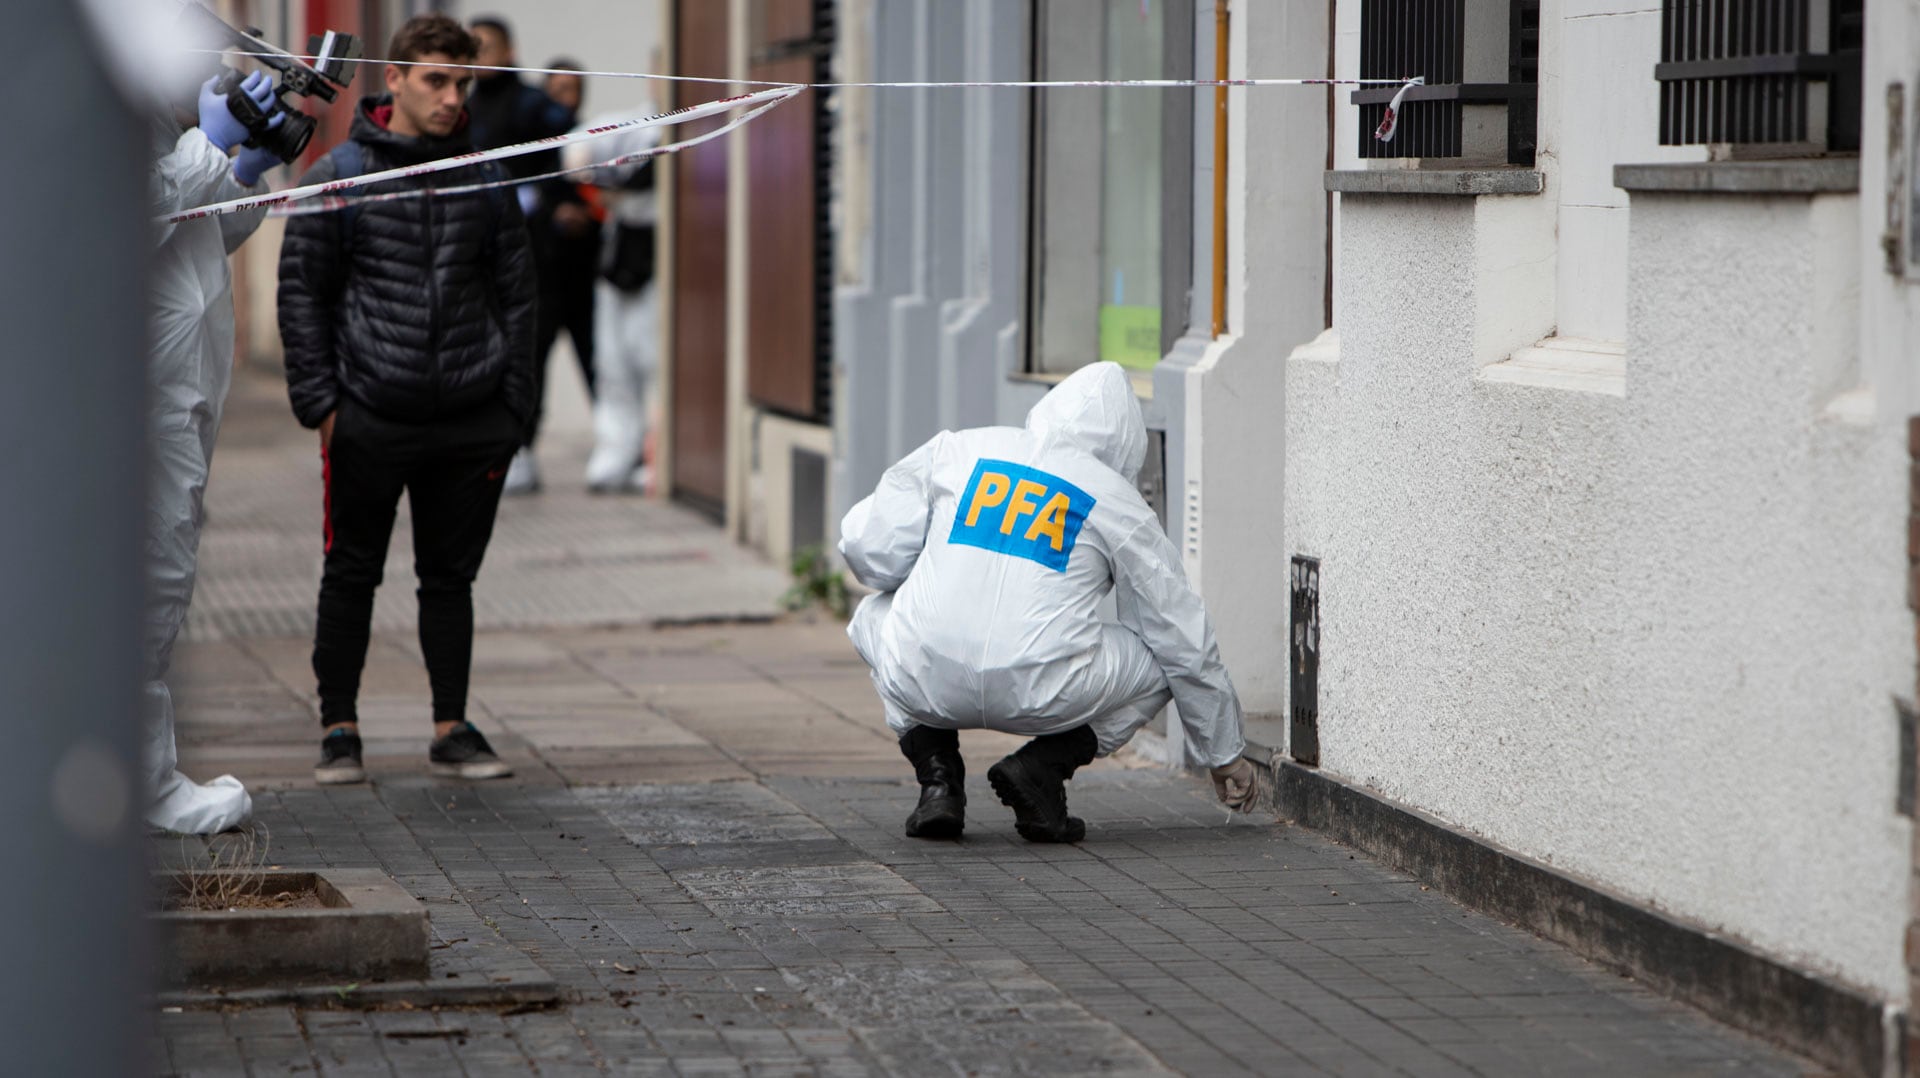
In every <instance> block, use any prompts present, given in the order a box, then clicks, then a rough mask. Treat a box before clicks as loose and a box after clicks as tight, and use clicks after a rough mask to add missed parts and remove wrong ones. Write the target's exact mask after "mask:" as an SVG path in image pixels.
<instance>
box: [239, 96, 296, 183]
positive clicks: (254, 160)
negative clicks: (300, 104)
mask: <svg viewBox="0 0 1920 1078" xmlns="http://www.w3.org/2000/svg"><path fill="white" fill-rule="evenodd" d="M286 120H287V114H286V113H284V112H276V113H274V114H273V119H271V120H269V121H267V130H269V131H271V130H273V129H274V128H276V127H279V126H280V125H281V124H283V123H285V122H286ZM279 163H280V155H279V154H277V153H274V152H273V151H272V150H269V149H267V148H266V147H264V146H250V147H247V148H246V149H243V150H241V151H240V153H239V154H238V155H236V156H235V157H234V159H233V178H234V179H236V180H239V181H240V186H242V187H252V186H253V185H254V184H256V183H259V182H260V176H261V174H262V173H264V172H266V171H267V170H268V169H270V168H272V167H273V166H275V165H277V164H279Z"/></svg>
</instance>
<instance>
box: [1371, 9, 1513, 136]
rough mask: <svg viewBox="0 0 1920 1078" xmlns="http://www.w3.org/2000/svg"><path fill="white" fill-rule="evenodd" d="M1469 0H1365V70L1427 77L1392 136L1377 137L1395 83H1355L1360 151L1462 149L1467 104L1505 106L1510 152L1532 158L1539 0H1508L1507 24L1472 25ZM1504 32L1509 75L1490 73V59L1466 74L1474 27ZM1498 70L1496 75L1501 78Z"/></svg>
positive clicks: (1386, 76)
mask: <svg viewBox="0 0 1920 1078" xmlns="http://www.w3.org/2000/svg"><path fill="white" fill-rule="evenodd" d="M1471 23H1472V20H1470V19H1469V9H1468V0H1361V7H1360V77H1361V78H1363V79H1397V78H1406V77H1408V76H1412V75H1423V76H1425V77H1426V80H1427V85H1425V86H1420V87H1415V88H1414V89H1413V90H1411V91H1409V93H1408V94H1407V96H1406V98H1405V102H1406V105H1405V107H1404V108H1403V110H1402V115H1401V117H1400V120H1399V124H1398V130H1397V132H1396V133H1395V135H1394V139H1393V141H1392V142H1380V141H1378V140H1376V139H1375V138H1374V137H1373V132H1374V129H1375V128H1377V127H1378V126H1379V125H1380V121H1381V120H1382V119H1384V118H1385V116H1386V109H1387V103H1388V101H1390V100H1391V99H1392V97H1393V95H1394V93H1395V91H1396V89H1397V87H1373V88H1365V89H1361V90H1357V91H1355V92H1354V93H1353V95H1352V101H1353V102H1354V103H1355V104H1357V105H1359V106H1360V133H1359V134H1360V156H1361V157H1362V158H1363V159H1364V158H1395V157H1460V156H1463V154H1464V153H1465V152H1466V147H1465V145H1464V143H1465V137H1464V129H1465V123H1464V121H1465V119H1466V111H1465V110H1466V108H1467V107H1468V106H1472V105H1498V104H1505V105H1506V106H1507V116H1506V120H1507V147H1506V160H1507V161H1508V163H1510V164H1518V165H1531V164H1533V155H1534V145H1535V141H1536V139H1535V127H1536V115H1537V114H1536V110H1535V94H1536V88H1537V87H1536V84H1537V83H1538V82H1539V68H1540V0H1508V10H1507V19H1506V24H1505V25H1504V26H1498V25H1496V26H1491V27H1490V26H1486V25H1472V24H1471ZM1498 32H1504V33H1505V34H1506V35H1507V48H1506V50H1505V54H1506V63H1505V64H1504V65H1503V66H1504V68H1505V71H1504V75H1505V81H1504V82H1500V81H1492V80H1489V79H1488V73H1487V72H1486V70H1485V69H1484V67H1483V68H1482V69H1481V70H1480V71H1478V72H1476V74H1477V75H1478V77H1479V79H1480V80H1483V81H1471V82H1470V81H1468V73H1467V70H1466V67H1467V52H1468V44H1469V37H1468V35H1469V34H1486V33H1498ZM1500 77H1501V75H1500V74H1499V73H1495V74H1493V76H1492V79H1499V78H1500Z"/></svg>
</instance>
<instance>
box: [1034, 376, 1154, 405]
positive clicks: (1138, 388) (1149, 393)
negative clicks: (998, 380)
mask: <svg viewBox="0 0 1920 1078" xmlns="http://www.w3.org/2000/svg"><path fill="white" fill-rule="evenodd" d="M1122 369H1123V370H1125V371H1126V372H1127V381H1128V382H1129V383H1131V384H1132V386H1133V395H1134V396H1136V397H1139V398H1140V401H1141V403H1143V404H1144V403H1145V402H1147V401H1150V400H1152V399H1153V372H1152V371H1138V370H1134V369H1133V368H1131V367H1126V368H1122ZM1072 373H1073V372H1072V371H1068V372H1066V373H1064V374H1063V373H1061V372H1059V371H1014V372H1013V373H1012V374H1009V375H1007V381H1009V382H1026V383H1028V384H1030V385H1040V386H1046V387H1047V388H1048V389H1052V388H1053V387H1054V386H1057V385H1059V384H1060V383H1062V382H1064V381H1066V380H1067V376H1068V375H1070V374H1072Z"/></svg>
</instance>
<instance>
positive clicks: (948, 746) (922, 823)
mask: <svg viewBox="0 0 1920 1078" xmlns="http://www.w3.org/2000/svg"><path fill="white" fill-rule="evenodd" d="M900 751H901V752H902V753H904V754H905V755H906V757H907V759H908V760H910V761H912V763H913V773H914V775H915V777H917V778H919V780H920V804H919V806H918V807H917V808H915V809H914V810H913V815H911V816H908V817H907V837H908V838H959V837H960V832H961V831H962V830H964V829H965V828H966V826H967V764H966V761H964V760H962V759H961V758H960V733H959V731H957V730H936V729H934V728H933V727H931V726H916V727H914V728H913V729H911V730H908V731H907V736H905V737H903V738H901V739H900Z"/></svg>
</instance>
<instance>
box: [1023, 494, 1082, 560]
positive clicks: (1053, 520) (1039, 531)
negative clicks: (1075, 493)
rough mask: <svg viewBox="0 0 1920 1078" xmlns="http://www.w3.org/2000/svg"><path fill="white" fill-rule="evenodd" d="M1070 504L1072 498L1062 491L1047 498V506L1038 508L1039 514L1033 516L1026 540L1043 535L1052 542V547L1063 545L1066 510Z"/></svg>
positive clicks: (1065, 540)
mask: <svg viewBox="0 0 1920 1078" xmlns="http://www.w3.org/2000/svg"><path fill="white" fill-rule="evenodd" d="M1072 505H1073V499H1072V498H1069V497H1067V496H1066V495H1065V494H1064V493H1062V494H1055V495H1054V496H1053V497H1052V498H1050V499H1048V501H1047V507H1046V508H1045V509H1042V510H1040V515H1039V516H1037V517H1034V518H1033V525H1032V526H1031V527H1029V528H1028V529H1027V541H1028V542H1032V541H1034V540H1035V539H1038V538H1040V537H1041V536H1043V535H1044V536H1046V537H1047V541H1048V542H1050V543H1052V544H1053V549H1055V550H1059V549H1061V548H1062V547H1064V546H1065V545H1066V542H1067V510H1068V508H1070V507H1071V506H1072Z"/></svg>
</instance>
